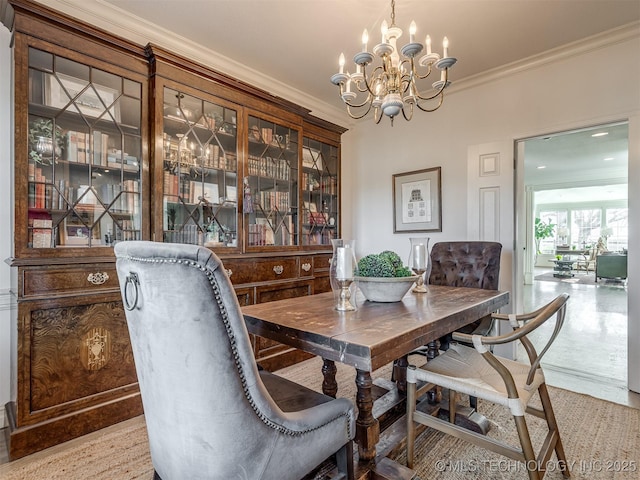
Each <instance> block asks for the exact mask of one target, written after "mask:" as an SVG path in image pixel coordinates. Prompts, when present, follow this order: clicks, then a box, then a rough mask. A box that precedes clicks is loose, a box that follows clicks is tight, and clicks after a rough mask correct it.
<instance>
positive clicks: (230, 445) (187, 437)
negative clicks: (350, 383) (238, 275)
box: [115, 242, 355, 480]
mask: <svg viewBox="0 0 640 480" xmlns="http://www.w3.org/2000/svg"><path fill="white" fill-rule="evenodd" d="M115 254H116V257H117V262H116V266H117V271H118V277H119V282H120V289H121V293H122V298H123V302H124V305H125V310H126V317H127V323H128V325H129V333H130V337H131V344H132V347H133V354H134V360H135V364H136V371H137V374H138V382H139V385H140V393H141V395H142V403H143V406H144V414H145V420H146V424H147V431H148V436H149V445H150V451H151V459H152V462H153V467H154V469H155V471H156V478H158V477H159V478H161V479H163V480H177V479H181V480H182V479H189V480H193V479H205V478H206V479H224V480H230V479H242V480H259V479H263V480H266V479H273V480H283V479H290V480H299V479H300V478H302V477H304V476H305V475H306V474H307V473H309V472H311V471H312V470H314V469H315V467H317V466H318V465H320V464H322V463H323V462H324V461H325V460H326V459H328V458H330V457H331V456H332V455H333V454H334V453H336V452H337V463H338V470H339V472H341V473H340V474H339V475H337V478H349V479H351V478H353V455H352V451H353V450H352V446H351V445H352V438H353V436H354V432H355V416H354V406H353V403H352V402H351V401H349V400H347V399H344V398H340V399H332V398H330V397H327V396H324V395H322V394H320V393H317V392H313V391H311V390H308V389H306V388H305V387H302V386H300V385H297V384H295V383H293V382H290V381H288V380H286V379H284V378H282V377H279V376H276V375H274V374H271V373H268V372H265V371H259V370H258V368H257V366H256V363H255V359H254V356H253V353H252V349H251V343H250V340H249V335H248V333H247V329H246V326H245V323H244V318H243V316H242V312H241V310H240V305H239V304H238V301H237V298H236V295H235V292H234V290H233V287H232V285H231V282H230V281H229V278H228V276H227V274H226V272H225V270H224V268H223V266H222V263H221V261H220V259H219V258H218V257H217V256H216V255H215V254H214V253H212V252H211V251H210V250H208V249H206V248H201V247H197V246H193V245H180V244H162V243H154V242H121V243H118V244H117V245H116V246H115Z"/></svg>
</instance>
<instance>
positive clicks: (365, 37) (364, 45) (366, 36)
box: [362, 28, 369, 52]
mask: <svg viewBox="0 0 640 480" xmlns="http://www.w3.org/2000/svg"><path fill="white" fill-rule="evenodd" d="M367 43H369V32H367V29H366V28H365V29H364V32H362V51H363V52H366V51H367Z"/></svg>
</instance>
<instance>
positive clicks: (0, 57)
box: [0, 24, 15, 427]
mask: <svg viewBox="0 0 640 480" xmlns="http://www.w3.org/2000/svg"><path fill="white" fill-rule="evenodd" d="M10 40H11V33H10V32H9V30H7V28H6V27H4V26H3V25H1V24H0V72H2V73H1V74H0V225H1V226H2V233H0V410H1V411H0V427H2V426H3V425H4V405H5V403H7V402H8V401H9V385H10V378H11V377H10V363H11V362H10V360H9V338H10V333H11V328H12V327H13V326H12V325H11V323H12V322H11V305H12V302H11V297H10V296H9V287H10V269H9V266H8V265H7V264H6V263H5V259H7V258H8V257H10V256H11V255H12V251H11V239H12V235H13V234H12V232H11V230H10V225H11V178H12V176H11V160H10V158H11V157H10V154H11V151H10V145H11V134H12V129H11V100H10V99H11V93H10V92H11V68H12V67H11V63H12V61H11V58H12V57H11V50H10V49H9V43H10ZM14 307H15V305H14Z"/></svg>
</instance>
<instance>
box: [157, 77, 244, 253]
mask: <svg viewBox="0 0 640 480" xmlns="http://www.w3.org/2000/svg"><path fill="white" fill-rule="evenodd" d="M236 122H237V111H236V110H234V109H232V108H229V107H226V106H222V105H217V104H215V103H212V102H209V101H206V100H203V99H200V98H197V97H195V96H192V95H188V94H186V93H184V92H180V91H177V90H175V89H171V88H168V87H165V88H164V111H163V144H164V152H163V157H164V158H163V175H164V180H163V193H164V195H163V230H164V241H165V242H172V243H191V244H196V245H204V246H206V247H212V248H214V247H236V246H237V245H238V243H237V242H238V239H237V232H238V227H237V223H238V173H237V171H238V159H237V143H238V142H237V124H236Z"/></svg>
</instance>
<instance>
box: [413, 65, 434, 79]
mask: <svg viewBox="0 0 640 480" xmlns="http://www.w3.org/2000/svg"><path fill="white" fill-rule="evenodd" d="M432 65H433V64H432V63H430V64H429V65H428V67H429V68H428V69H427V72H426V73H425V74H424V75H420V74H419V73H418V71H417V70H416V71H415V72H414V73H415V75H416V77H417V78H418V80H424V79H425V78H427V77H428V76H429V75H431V66H432Z"/></svg>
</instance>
